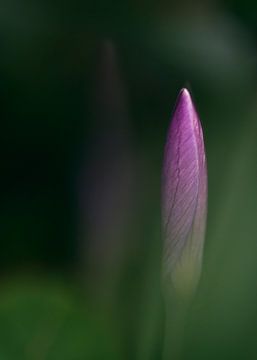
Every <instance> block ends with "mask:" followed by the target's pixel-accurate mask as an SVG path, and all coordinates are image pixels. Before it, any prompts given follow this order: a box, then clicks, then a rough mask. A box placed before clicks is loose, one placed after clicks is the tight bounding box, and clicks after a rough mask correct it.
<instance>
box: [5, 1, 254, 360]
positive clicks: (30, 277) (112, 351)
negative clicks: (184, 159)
mask: <svg viewBox="0 0 257 360" xmlns="http://www.w3.org/2000/svg"><path fill="white" fill-rule="evenodd" d="M0 9H1V10H0V54H1V56H0V99H1V106H0V119H1V131H0V147H1V150H0V154H1V155H0V156H1V163H0V164H1V180H2V185H1V197H0V198H1V201H0V224H1V225H0V239H1V251H0V359H1V360H15V359H19V360H23V359H28V360H50V359H54V360H58V359H62V360H66V359H67V360H83V359H139V360H141V359H143V360H146V359H161V358H162V351H163V339H164V327H165V326H164V322H165V312H164V306H163V300H162V291H161V284H160V269H161V251H162V240H161V231H160V222H161V220H160V176H161V166H162V155H163V147H164V142H165V137H166V130H167V127H168V124H169V121H170V116H171V113H172V109H173V106H174V103H175V100H176V96H177V94H178V92H179V90H180V88H181V87H183V86H188V87H189V88H190V89H191V92H192V95H193V97H194V100H195V103H196V106H197V109H198V112H199V114H200V117H201V121H202V126H203V130H204V135H205V143H206V152H207V159H208V173H209V214H208V227H207V236H206V246H205V252H204V264H203V273H202V279H201V282H200V285H199V288H198V292H197V294H196V296H195V299H194V301H193V303H192V305H191V307H190V309H189V311H188V314H187V319H186V322H185V324H184V331H183V339H182V340H181V342H182V350H181V353H180V358H181V359H190V360H191V359H198V360H200V359H218V358H219V359H255V358H257V221H256V219H257V161H256V159H257V3H256V2H255V1H251V0H244V1H242V0H237V1H211V0H209V1H203V0H202V1H200V0H196V1H194V2H191V1H177V2H172V1H158V2H157V1H156V2H153V1H130V2H126V1H112V2H108V1H104V0H100V1H94V2H93V1H92V2H90V1H70V0H65V1H62V2H61V1H49V0H44V1H43V0H36V1H34V2H32V1H28V0H22V1H20V0H8V1H1V3H0Z"/></svg>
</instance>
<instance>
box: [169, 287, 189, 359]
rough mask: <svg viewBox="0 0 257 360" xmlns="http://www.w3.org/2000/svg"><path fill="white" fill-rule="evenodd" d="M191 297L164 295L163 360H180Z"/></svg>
mask: <svg viewBox="0 0 257 360" xmlns="http://www.w3.org/2000/svg"><path fill="white" fill-rule="evenodd" d="M191 299H192V296H190V295H188V294H187V296H183V295H182V294H179V295H178V294H176V295H174V294H170V293H166V294H165V310H166V324H165V338H164V351H163V360H179V359H181V358H182V350H183V345H184V335H185V327H186V322H187V314H188V310H189V307H190V304H191Z"/></svg>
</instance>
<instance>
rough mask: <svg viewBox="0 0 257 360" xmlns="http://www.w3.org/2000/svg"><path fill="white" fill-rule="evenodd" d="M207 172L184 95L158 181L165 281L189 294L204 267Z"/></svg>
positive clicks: (185, 92) (198, 126)
mask: <svg viewBox="0 0 257 360" xmlns="http://www.w3.org/2000/svg"><path fill="white" fill-rule="evenodd" d="M206 214H207V171H206V160H205V150H204V141H203V133H202V127H201V123H200V120H199V116H198V114H197V112H196V109H195V107H194V104H193V101H192V99H191V96H190V93H189V91H188V90H187V89H182V90H181V92H180V94H179V97H178V100H177V103H176V107H175V111H174V114H173V117H172V122H171V125H170V128H169V130H168V136H167V143H166V146H165V154H164V164H163V178H162V220H163V232H164V260H163V262H164V263H163V268H164V276H165V278H166V279H167V278H170V279H171V281H172V283H173V285H174V287H175V288H176V289H177V290H178V291H182V292H187V293H188V292H192V291H193V290H194V288H195V287H196V285H197V282H198V279H199V276H200V272H201V262H202V252H203V244H204V236H205V226H206Z"/></svg>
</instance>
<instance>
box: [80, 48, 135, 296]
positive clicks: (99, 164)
mask: <svg viewBox="0 0 257 360" xmlns="http://www.w3.org/2000/svg"><path fill="white" fill-rule="evenodd" d="M92 97H93V99H92V100H93V101H92V102H93V104H94V106H93V108H92V110H91V113H92V118H93V119H92V120H93V123H92V129H91V144H90V145H89V146H88V153H89V159H88V163H87V164H86V165H85V169H84V175H83V176H82V181H81V186H80V187H81V192H80V201H81V203H82V204H81V207H82V210H81V212H82V216H81V218H82V219H81V224H82V225H81V227H82V230H81V233H82V234H83V233H86V236H84V237H83V236H82V246H81V248H82V250H81V252H82V254H83V256H82V257H83V259H82V261H83V262H84V263H85V266H86V270H87V273H88V276H89V279H90V286H91V285H92V286H91V290H93V291H95V290H96V292H101V296H102V297H103V301H105V300H106V299H105V297H106V296H113V293H114V291H115V290H114V287H115V286H116V285H117V284H116V283H117V277H118V276H120V272H121V268H122V267H123V266H124V261H125V258H126V256H127V253H128V252H129V246H131V241H128V229H129V228H130V226H131V218H132V214H133V211H134V201H135V197H136V194H135V192H136V190H135V181H134V180H135V179H134V175H135V166H134V165H135V163H134V155H133V151H132V148H131V131H130V119H129V112H128V106H127V96H126V91H125V89H124V86H123V81H122V78H121V72H120V69H119V64H118V60H117V54H116V50H115V46H114V45H113V43H112V42H111V41H105V42H104V43H103V44H102V46H101V49H100V52H99V61H98V62H97V64H96V76H95V78H94V91H93V96H92ZM85 224H86V230H84V229H83V227H84V226H85ZM93 287H94V289H93ZM101 296H99V298H100V297H101Z"/></svg>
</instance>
